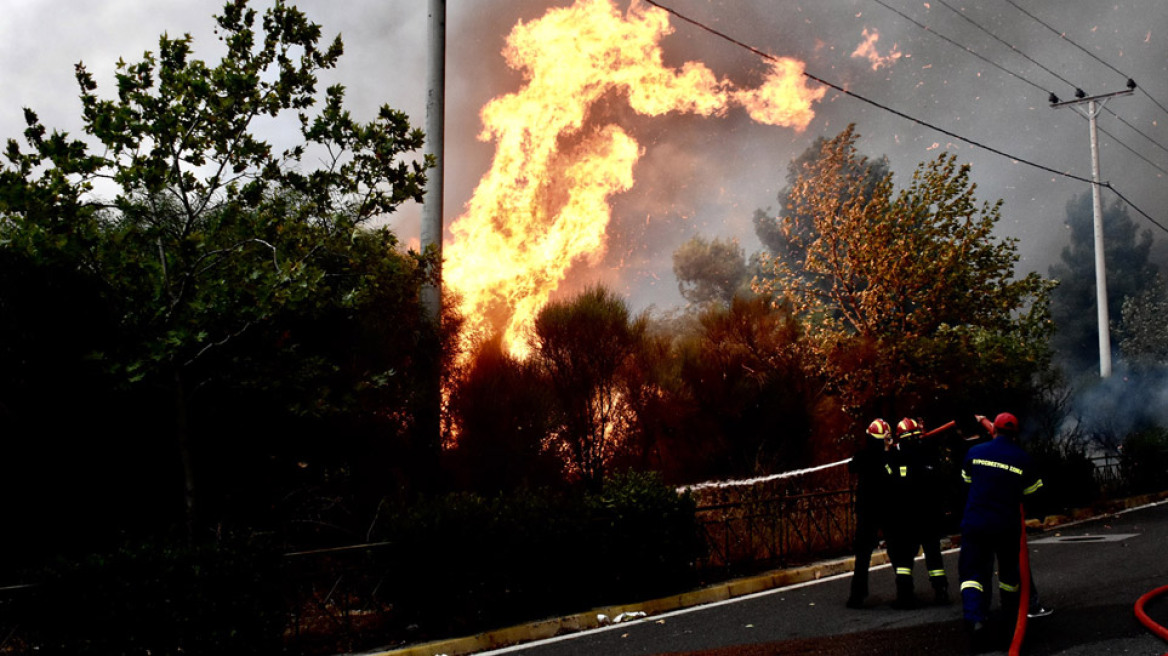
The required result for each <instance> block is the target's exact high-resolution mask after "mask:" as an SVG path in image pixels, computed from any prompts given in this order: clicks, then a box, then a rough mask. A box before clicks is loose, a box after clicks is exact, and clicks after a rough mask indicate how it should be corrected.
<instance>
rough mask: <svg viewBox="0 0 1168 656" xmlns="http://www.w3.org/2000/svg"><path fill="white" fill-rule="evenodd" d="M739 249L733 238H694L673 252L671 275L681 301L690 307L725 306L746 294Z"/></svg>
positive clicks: (743, 261)
mask: <svg viewBox="0 0 1168 656" xmlns="http://www.w3.org/2000/svg"><path fill="white" fill-rule="evenodd" d="M748 271H749V269H748V267H747V263H746V257H745V255H744V253H743V250H742V246H740V245H739V244H738V242H737V241H736V240H733V239H706V238H704V237H701V236H695V237H693V238H692V239H690V240H689V241H687V242H685V243H684V244H682V245H681V246H680V247H679V248H678V249H677V250H676V251H674V252H673V275H674V276H676V277H677V288H678V291H680V292H681V296H682V298H684V299H685V300H687V301H689V302H690V303H692V304H694V305H703V304H707V303H712V302H720V303H723V304H729V303H730V302H731V301H732V300H733V299H734V297H735V296H736V295H738V294H741V293H749V290H750V275H749V273H748Z"/></svg>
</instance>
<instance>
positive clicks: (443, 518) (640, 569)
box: [382, 474, 703, 640]
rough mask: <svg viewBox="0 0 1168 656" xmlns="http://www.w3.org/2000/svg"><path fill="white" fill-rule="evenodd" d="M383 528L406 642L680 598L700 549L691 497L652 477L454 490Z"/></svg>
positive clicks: (389, 589) (392, 595)
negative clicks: (592, 486)
mask: <svg viewBox="0 0 1168 656" xmlns="http://www.w3.org/2000/svg"><path fill="white" fill-rule="evenodd" d="M389 525H390V526H391V528H390V529H389V530H388V534H387V535H385V536H384V537H386V538H387V539H388V540H389V541H390V542H392V544H393V546H392V547H391V548H389V549H388V550H387V552H386V553H385V554H384V558H385V560H384V561H383V563H382V566H383V567H384V568H385V571H386V580H387V585H386V586H385V588H384V590H385V594H387V595H388V596H389V601H390V602H391V603H393V605H394V609H395V614H396V617H395V618H394V623H395V624H396V625H397V626H399V627H401V628H405V627H414V630H413V631H410V635H409V636H408V637H409V639H410V640H422V639H428V638H433V637H438V636H449V635H459V634H466V633H469V632H474V631H481V630H484V629H486V628H490V627H492V626H503V625H507V624H512V623H516V622H521V621H526V620H532V619H538V618H542V617H548V616H552V615H556V614H561V613H565V612H573V611H580V610H585V609H587V608H590V607H593V606H597V605H603V604H612V603H622V602H629V601H636V600H639V599H644V598H651V597H653V596H656V595H662V594H667V593H671V592H680V591H682V590H684V589H685V588H686V587H688V586H689V585H691V584H692V583H693V582H694V581H695V580H696V579H695V574H694V568H693V565H694V562H695V561H696V559H697V557H698V555H699V554H700V549H701V548H702V546H701V545H702V544H703V543H702V542H701V540H700V536H699V533H698V527H697V523H696V520H695V513H694V502H693V500H692V498H691V497H689V496H688V495H678V494H677V492H676V491H674V490H673V489H671V488H669V487H666V486H665V485H664V484H663V483H662V481H661V479H660V477H659V476H657V475H655V474H627V475H623V476H618V477H615V478H611V479H609V480H608V481H606V483H605V484H604V486H603V488H602V490H601V491H600V492H599V493H582V492H575V493H561V494H546V493H545V494H539V493H533V492H521V493H516V494H513V495H511V496H509V497H503V496H499V497H494V498H484V497H481V496H477V495H470V494H455V495H450V496H446V497H443V498H440V499H436V500H432V501H429V502H426V503H420V504H416V505H414V506H412V507H411V508H409V509H407V510H404V511H402V512H400V513H399V514H398V515H397V516H396V517H395V518H393V519H392V520H391V521H390V522H389Z"/></svg>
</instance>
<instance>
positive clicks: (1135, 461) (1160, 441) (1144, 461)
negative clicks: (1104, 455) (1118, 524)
mask: <svg viewBox="0 0 1168 656" xmlns="http://www.w3.org/2000/svg"><path fill="white" fill-rule="evenodd" d="M1119 467H1120V472H1121V473H1122V476H1123V480H1124V484H1125V485H1126V486H1127V488H1128V490H1129V491H1130V492H1131V493H1133V494H1140V493H1144V492H1159V491H1161V490H1163V489H1165V487H1166V486H1168V429H1164V428H1159V427H1157V428H1149V429H1146V430H1142V431H1137V432H1134V433H1131V434H1130V435H1128V436H1127V438H1126V439H1125V440H1124V441H1123V450H1122V454H1121V456H1120V460H1119Z"/></svg>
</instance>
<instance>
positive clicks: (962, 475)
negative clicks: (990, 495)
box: [961, 469, 973, 483]
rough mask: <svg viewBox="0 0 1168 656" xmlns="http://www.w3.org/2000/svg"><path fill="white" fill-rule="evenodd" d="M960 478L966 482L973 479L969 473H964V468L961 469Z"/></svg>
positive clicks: (970, 481)
mask: <svg viewBox="0 0 1168 656" xmlns="http://www.w3.org/2000/svg"><path fill="white" fill-rule="evenodd" d="M961 480H963V481H965V482H966V483H972V482H973V479H972V478H970V477H969V474H967V473H965V470H964V469H962V470H961Z"/></svg>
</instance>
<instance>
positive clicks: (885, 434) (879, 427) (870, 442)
mask: <svg viewBox="0 0 1168 656" xmlns="http://www.w3.org/2000/svg"><path fill="white" fill-rule="evenodd" d="M866 433H867V438H866V439H865V443H864V446H863V448H861V449H860V450H859V451H857V452H856V455H855V456H854V457H853V458H852V460H851V462H849V463H848V470H849V471H850V472H851V473H852V474H854V475H855V476H856V539H855V565H854V566H853V570H852V586H851V593H850V594H849V595H848V601H847V607H848V608H863V607H864V599H865V598H866V597H867V596H868V568H869V565H870V564H871V561H872V552H873V551H875V549H876V546H877V545H878V544H879V543H880V532H881V531H884V530H886V528H885V526H886V525H885V518H886V517H887V512H888V498H887V497H888V480H889V476H890V474H891V471H892V470H891V469H889V467H888V464H887V451H888V448H889V446H890V445H891V442H892V428H891V427H890V426H889V425H888V422H886V421H884V420H883V419H876V420H874V421H873V422H872V423H871V424H869V425H868V430H867V431H866ZM885 538H886V539H887V535H886V536H885Z"/></svg>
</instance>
